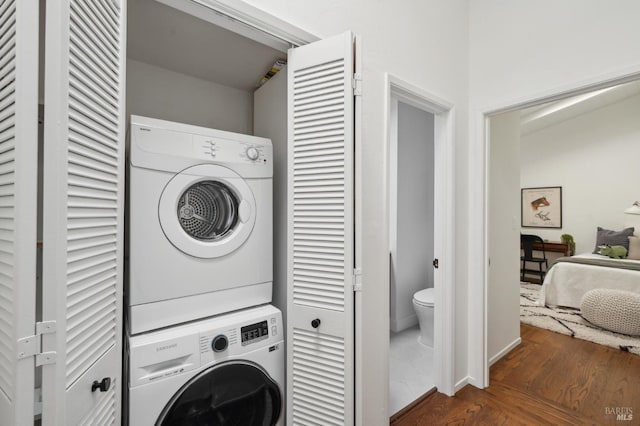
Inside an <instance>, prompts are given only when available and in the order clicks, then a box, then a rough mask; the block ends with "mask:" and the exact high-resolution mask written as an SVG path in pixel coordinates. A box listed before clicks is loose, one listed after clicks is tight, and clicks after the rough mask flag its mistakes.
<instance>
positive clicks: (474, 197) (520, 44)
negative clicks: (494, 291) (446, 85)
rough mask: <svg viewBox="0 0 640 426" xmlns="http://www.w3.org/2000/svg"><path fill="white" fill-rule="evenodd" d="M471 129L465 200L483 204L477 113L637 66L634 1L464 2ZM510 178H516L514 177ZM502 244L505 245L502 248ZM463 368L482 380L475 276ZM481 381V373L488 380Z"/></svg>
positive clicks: (480, 230) (479, 238) (478, 260)
mask: <svg viewBox="0 0 640 426" xmlns="http://www.w3.org/2000/svg"><path fill="white" fill-rule="evenodd" d="M469 6H470V18H469V22H470V35H469V40H470V56H469V65H470V74H469V75H470V86H469V96H470V97H469V108H470V112H471V115H470V121H469V125H470V129H471V130H472V132H471V133H470V138H469V145H468V147H467V148H461V149H464V150H465V151H468V153H469V157H468V158H469V163H468V169H469V174H468V175H467V176H468V184H469V189H470V190H469V192H468V195H469V200H468V202H469V205H472V206H484V204H485V203H484V198H485V186H484V182H485V170H484V158H485V145H484V136H485V133H484V121H483V113H484V112H487V111H489V110H495V109H499V108H506V107H509V106H512V105H516V104H518V103H521V102H526V101H530V100H533V99H538V98H543V97H545V96H549V95H552V94H556V93H561V92H565V91H568V90H572V89H576V88H579V87H584V86H586V85H590V84H594V83H596V82H601V81H605V80H609V79H612V78H615V77H619V76H623V75H629V74H631V73H638V72H640V56H639V55H638V46H639V45H640V32H639V31H637V17H638V16H640V2H637V1H635V0H618V1H616V2H615V6H612V3H611V2H607V1H601V0H565V1H562V2H558V1H553V0H539V1H535V2H531V1H523V0H517V1H504V0H484V1H482V2H469ZM512 178H513V179H516V180H517V179H518V177H517V176H513V177H512ZM469 220H470V222H469V228H468V229H469V237H470V239H471V241H472V244H470V245H469V252H470V253H473V254H474V256H475V259H471V263H470V264H469V267H470V269H469V273H470V274H471V276H474V277H483V276H484V271H485V257H484V256H482V255H480V254H481V253H483V252H484V249H485V243H484V241H485V230H484V224H485V217H484V215H482V214H480V215H475V216H469ZM506 250H509V249H506ZM470 289H471V293H470V295H469V307H468V308H469V330H470V335H469V337H470V339H469V344H470V345H469V361H470V364H469V367H470V371H471V374H472V375H473V376H474V379H475V380H474V382H478V383H479V384H483V383H484V379H485V373H487V372H488V370H486V368H485V367H486V365H485V364H483V362H482V357H481V356H478V354H482V353H483V340H484V331H483V329H482V324H483V323H484V321H483V318H484V312H483V309H482V305H480V304H478V302H477V301H478V300H483V299H484V287H483V286H482V283H481V282H480V283H479V284H478V285H473V286H471V287H470ZM487 380H488V378H487Z"/></svg>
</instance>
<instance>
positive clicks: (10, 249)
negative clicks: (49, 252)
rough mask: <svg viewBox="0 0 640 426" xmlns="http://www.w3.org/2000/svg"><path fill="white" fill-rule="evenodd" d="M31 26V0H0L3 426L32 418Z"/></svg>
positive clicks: (34, 78)
mask: <svg viewBox="0 0 640 426" xmlns="http://www.w3.org/2000/svg"><path fill="white" fill-rule="evenodd" d="M37 28H38V1H37V0H3V1H0V423H1V424H7V425H24V424H33V386H34V368H35V365H34V357H33V355H34V353H35V351H36V350H37V339H36V338H35V337H33V335H34V333H35V300H36V299H35V287H36V284H35V282H36V227H37V209H36V204H37V200H36V194H37V182H38V181H37V176H38V170H37V164H38V151H37V150H38V31H37ZM29 336H31V337H29Z"/></svg>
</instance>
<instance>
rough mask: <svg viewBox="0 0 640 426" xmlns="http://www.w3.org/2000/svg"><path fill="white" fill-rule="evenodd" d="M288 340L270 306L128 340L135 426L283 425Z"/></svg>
mask: <svg viewBox="0 0 640 426" xmlns="http://www.w3.org/2000/svg"><path fill="white" fill-rule="evenodd" d="M283 333H284V327H283V325H282V315H281V313H280V311H279V310H278V309H276V308H275V307H273V306H271V305H265V306H260V307H257V308H250V309H247V310H244V311H238V312H234V313H231V314H225V315H220V316H218V317H214V318H211V319H207V320H201V321H197V322H194V323H190V324H184V325H180V326H176V327H171V328H168V329H164V330H159V331H155V332H151V333H147V334H142V335H138V336H132V337H130V338H129V340H128V351H129V366H128V368H129V385H128V388H127V389H128V401H125V404H126V403H127V402H128V404H127V405H128V407H127V408H126V410H127V412H128V420H129V424H130V425H131V426H146V425H156V426H173V425H220V426H225V425H243V426H273V425H283V424H284V420H283V419H284V413H283V411H284V393H283V392H284V341H283Z"/></svg>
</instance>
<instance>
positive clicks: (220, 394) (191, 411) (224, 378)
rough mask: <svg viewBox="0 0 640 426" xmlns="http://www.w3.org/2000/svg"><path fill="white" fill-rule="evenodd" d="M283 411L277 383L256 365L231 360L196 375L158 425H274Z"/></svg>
mask: <svg viewBox="0 0 640 426" xmlns="http://www.w3.org/2000/svg"><path fill="white" fill-rule="evenodd" d="M281 411H282V395H281V393H280V388H279V387H278V384H277V383H276V382H274V381H273V379H271V377H269V375H268V374H267V373H266V372H265V371H264V370H263V369H262V368H261V367H260V366H258V365H257V364H254V363H252V362H250V361H229V362H225V363H221V364H217V365H214V366H213V367H211V368H209V369H207V370H204V371H203V372H201V373H200V374H198V375H196V376H194V377H193V378H192V379H191V380H190V381H189V382H187V383H186V384H185V385H184V386H183V387H182V388H181V389H180V390H179V391H178V392H177V393H176V394H175V395H174V396H173V398H172V399H171V401H169V403H168V404H167V406H166V407H165V408H164V410H162V413H161V414H160V417H159V418H158V420H157V421H156V425H157V426H178V425H193V426H198V425H203V426H204V425H220V426H225V425H243V426H273V425H275V424H276V422H277V421H278V418H279V417H280V412H281Z"/></svg>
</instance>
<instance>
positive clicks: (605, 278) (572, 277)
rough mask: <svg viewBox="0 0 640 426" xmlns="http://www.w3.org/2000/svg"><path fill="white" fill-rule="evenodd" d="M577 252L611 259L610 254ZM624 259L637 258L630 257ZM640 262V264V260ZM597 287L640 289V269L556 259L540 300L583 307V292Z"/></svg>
mask: <svg viewBox="0 0 640 426" xmlns="http://www.w3.org/2000/svg"><path fill="white" fill-rule="evenodd" d="M576 256H578V257H584V258H592V259H608V258H607V257H606V256H600V255H599V254H591V253H584V254H578V255H576ZM612 260H617V259H612ZM623 261H624V262H636V261H632V260H628V259H624V260H623ZM637 262H638V263H639V264H640V261H637ZM594 288H612V289H618V290H627V291H633V292H636V293H640V272H639V271H633V270H629V269H617V268H606V267H602V266H594V265H582V264H579V263H565V262H560V263H556V264H555V265H554V266H553V268H551V269H550V270H549V272H548V273H547V275H546V276H545V278H544V283H543V285H542V289H541V290H540V300H539V302H538V303H539V304H540V305H544V304H546V305H551V306H567V307H570V308H576V309H580V302H581V301H582V296H584V294H585V293H586V292H587V291H589V290H593V289H594Z"/></svg>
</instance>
